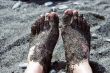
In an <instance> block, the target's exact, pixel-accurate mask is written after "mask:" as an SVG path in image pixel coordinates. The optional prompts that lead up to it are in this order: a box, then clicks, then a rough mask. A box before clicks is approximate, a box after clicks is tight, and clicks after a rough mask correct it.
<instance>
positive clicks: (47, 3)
mask: <svg viewBox="0 0 110 73" xmlns="http://www.w3.org/2000/svg"><path fill="white" fill-rule="evenodd" d="M44 5H45V6H51V5H53V2H46V3H45V4H44Z"/></svg>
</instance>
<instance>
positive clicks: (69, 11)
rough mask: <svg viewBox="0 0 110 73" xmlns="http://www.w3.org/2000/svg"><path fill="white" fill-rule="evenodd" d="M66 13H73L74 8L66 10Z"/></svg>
mask: <svg viewBox="0 0 110 73" xmlns="http://www.w3.org/2000/svg"><path fill="white" fill-rule="evenodd" d="M64 13H65V14H69V15H72V14H73V10H71V9H68V10H66V11H65V12H64Z"/></svg>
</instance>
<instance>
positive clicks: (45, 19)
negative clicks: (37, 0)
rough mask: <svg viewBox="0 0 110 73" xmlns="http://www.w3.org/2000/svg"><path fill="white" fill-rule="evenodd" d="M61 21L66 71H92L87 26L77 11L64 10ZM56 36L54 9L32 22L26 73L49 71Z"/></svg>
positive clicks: (77, 72)
mask: <svg viewBox="0 0 110 73" xmlns="http://www.w3.org/2000/svg"><path fill="white" fill-rule="evenodd" d="M62 20H63V21H62V22H63V27H62V31H61V35H62V38H63V43H64V47H65V56H66V60H67V73H92V70H91V67H90V65H89V51H90V50H89V49H90V39H91V36H90V26H89V25H88V24H87V22H86V20H84V18H83V17H82V16H79V14H78V11H76V10H70V9H69V10H66V11H65V12H64V16H63V18H62ZM58 37H59V17H58V15H57V14H56V13H55V12H51V13H47V14H46V15H45V16H41V17H40V18H39V19H38V20H37V21H36V22H35V23H34V24H33V25H32V27H31V40H30V45H29V46H30V51H29V55H28V62H29V65H28V66H27V69H26V71H25V73H49V71H50V66H51V58H52V53H53V49H54V48H55V45H56V43H57V40H58Z"/></svg>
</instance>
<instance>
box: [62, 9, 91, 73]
mask: <svg viewBox="0 0 110 73" xmlns="http://www.w3.org/2000/svg"><path fill="white" fill-rule="evenodd" d="M62 38H63V42H64V47H65V55H66V60H67V73H92V70H91V67H90V65H89V62H88V59H89V49H90V39H91V38H90V26H89V25H88V24H87V22H86V20H84V18H83V16H82V15H79V14H78V11H76V10H70V9H69V10H66V11H65V12H64V16H63V27H62Z"/></svg>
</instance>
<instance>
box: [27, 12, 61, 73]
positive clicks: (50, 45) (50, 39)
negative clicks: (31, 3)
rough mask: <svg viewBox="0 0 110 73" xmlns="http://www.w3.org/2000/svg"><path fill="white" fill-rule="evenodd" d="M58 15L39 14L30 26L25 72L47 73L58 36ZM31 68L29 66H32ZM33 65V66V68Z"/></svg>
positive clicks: (53, 13)
mask: <svg viewBox="0 0 110 73" xmlns="http://www.w3.org/2000/svg"><path fill="white" fill-rule="evenodd" d="M58 26H59V17H58V15H57V14H56V13H55V12H50V13H46V14H45V15H41V16H40V17H39V19H38V20H37V21H36V22H35V23H34V24H33V25H32V27H31V37H30V42H29V47H30V51H29V54H28V62H29V65H28V67H27V69H28V70H27V71H28V72H27V73H30V71H32V70H31V69H35V70H33V71H34V72H31V73H38V72H37V71H36V70H37V68H38V67H39V68H38V69H39V70H43V71H42V72H40V71H39V73H49V71H50V66H51V58H52V53H53V50H54V48H55V45H56V43H57V40H58V37H59V29H58ZM32 66H33V68H30V67H32ZM34 67H35V68H34Z"/></svg>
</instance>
